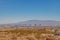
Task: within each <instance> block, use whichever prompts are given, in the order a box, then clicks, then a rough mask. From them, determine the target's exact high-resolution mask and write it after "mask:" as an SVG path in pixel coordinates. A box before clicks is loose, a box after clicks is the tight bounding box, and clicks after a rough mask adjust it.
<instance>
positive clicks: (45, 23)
mask: <svg viewBox="0 0 60 40" xmlns="http://www.w3.org/2000/svg"><path fill="white" fill-rule="evenodd" d="M5 25H8V26H24V25H25V26H60V21H54V20H28V21H23V22H19V23H12V24H5Z"/></svg>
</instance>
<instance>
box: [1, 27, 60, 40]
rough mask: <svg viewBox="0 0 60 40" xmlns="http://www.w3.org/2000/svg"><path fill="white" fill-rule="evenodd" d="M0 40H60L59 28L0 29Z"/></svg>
mask: <svg viewBox="0 0 60 40" xmlns="http://www.w3.org/2000/svg"><path fill="white" fill-rule="evenodd" d="M0 40H60V28H57V29H54V28H28V27H26V28H16V29H15V28H0Z"/></svg>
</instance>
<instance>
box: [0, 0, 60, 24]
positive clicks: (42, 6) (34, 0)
mask: <svg viewBox="0 0 60 40" xmlns="http://www.w3.org/2000/svg"><path fill="white" fill-rule="evenodd" d="M27 20H57V21H60V0H0V24H5V23H16V22H21V21H27Z"/></svg>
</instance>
